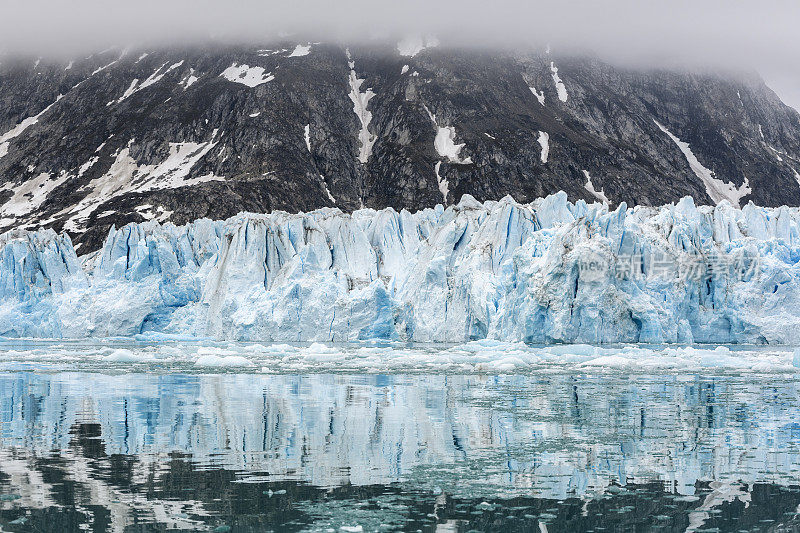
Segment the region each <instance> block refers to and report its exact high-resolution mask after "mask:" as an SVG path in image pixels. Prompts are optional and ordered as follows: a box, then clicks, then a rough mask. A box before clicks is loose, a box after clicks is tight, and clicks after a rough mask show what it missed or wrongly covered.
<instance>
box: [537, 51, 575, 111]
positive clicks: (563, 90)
mask: <svg viewBox="0 0 800 533" xmlns="http://www.w3.org/2000/svg"><path fill="white" fill-rule="evenodd" d="M550 73H551V74H552V75H553V83H555V85H556V92H557V93H558V99H559V100H561V101H562V102H566V101H567V87H566V86H565V85H564V82H563V81H561V77H560V76H559V75H558V67H556V64H555V62H553V61H551V62H550ZM534 94H535V93H534ZM542 105H544V104H542Z"/></svg>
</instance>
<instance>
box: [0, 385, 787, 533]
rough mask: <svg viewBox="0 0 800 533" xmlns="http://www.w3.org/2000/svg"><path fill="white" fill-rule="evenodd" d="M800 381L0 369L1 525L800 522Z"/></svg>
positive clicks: (538, 526) (676, 525)
mask: <svg viewBox="0 0 800 533" xmlns="http://www.w3.org/2000/svg"><path fill="white" fill-rule="evenodd" d="M799 385H800V381H797V380H795V379H794V378H786V377H785V376H783V377H780V378H775V379H771V378H769V377H765V376H760V377H759V379H758V380H757V382H755V383H754V380H753V378H752V376H746V375H745V376H724V377H717V378H703V377H698V376H675V375H671V376H670V375H666V376H641V375H640V376H630V377H627V376H621V375H615V374H608V375H593V376H589V375H563V374H553V375H539V376H530V375H529V376H494V377H483V376H476V375H472V376H445V375H430V376H420V375H414V376H382V375H357V376H347V375H319V374H311V375H303V376H289V375H274V376H270V375H245V374H215V375H178V374H165V375H157V374H125V375H106V374H100V373H59V374H39V373H30V372H21V373H5V374H0V421H1V423H2V426H0V526H2V529H3V530H8V531H79V530H86V529H89V530H93V531H106V530H113V531H161V530H163V529H166V528H176V529H183V530H189V529H205V530H212V531H213V530H217V531H264V530H279V531H294V530H321V531H324V530H328V529H334V530H340V528H344V529H343V530H344V531H359V530H364V531H372V530H380V529H384V530H398V529H402V530H423V531H435V530H446V531H468V530H484V531H493V530H508V531H530V530H531V529H533V530H540V531H542V530H547V531H550V532H552V531H591V530H598V531H599V530H601V528H605V529H606V530H615V529H616V530H630V529H633V530H642V531H651V530H655V531H687V530H688V531H694V530H704V529H709V528H718V529H719V530H721V531H727V530H767V529H770V530H774V529H776V528H780V527H783V526H786V527H788V528H800V515H798V514H797V511H798V505H799V504H800V487H798V486H797V485H800V448H799V447H798V443H800V425H799V424H798V423H797V421H796V420H797V416H796V413H798V404H800V395H799V394H798V386H799ZM229 528H230V529H229ZM359 528H360V529H359Z"/></svg>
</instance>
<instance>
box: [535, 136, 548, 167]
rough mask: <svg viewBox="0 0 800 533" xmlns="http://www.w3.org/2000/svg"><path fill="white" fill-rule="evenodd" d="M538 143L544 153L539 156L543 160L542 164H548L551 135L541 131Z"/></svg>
mask: <svg viewBox="0 0 800 533" xmlns="http://www.w3.org/2000/svg"><path fill="white" fill-rule="evenodd" d="M537 141H538V143H539V146H541V147H542V153H541V154H539V159H541V161H542V163H547V157H548V156H549V155H550V134H549V133H547V132H546V131H540V132H539V138H538V139H537Z"/></svg>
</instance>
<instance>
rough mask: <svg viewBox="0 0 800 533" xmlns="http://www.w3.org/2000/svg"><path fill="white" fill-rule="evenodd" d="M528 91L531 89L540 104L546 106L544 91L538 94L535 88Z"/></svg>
mask: <svg viewBox="0 0 800 533" xmlns="http://www.w3.org/2000/svg"><path fill="white" fill-rule="evenodd" d="M528 89H530V90H531V92H532V93H533V96H535V97H536V99H537V100H539V103H540V104H542V105H544V91H538V92H537V91H536V88H535V87H528Z"/></svg>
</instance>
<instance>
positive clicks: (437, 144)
mask: <svg viewBox="0 0 800 533" xmlns="http://www.w3.org/2000/svg"><path fill="white" fill-rule="evenodd" d="M455 139H456V129H455V128H454V127H453V126H444V127H441V126H439V127H437V128H436V138H435V139H434V140H433V146H434V148H436V153H437V154H439V155H440V156H442V157H446V158H447V160H448V161H449V162H451V163H457V164H460V165H469V164H472V158H470V157H467V158H466V159H461V157H460V155H459V154H460V153H461V149H462V148H464V146H466V144H465V143H461V144H456V141H455Z"/></svg>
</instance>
